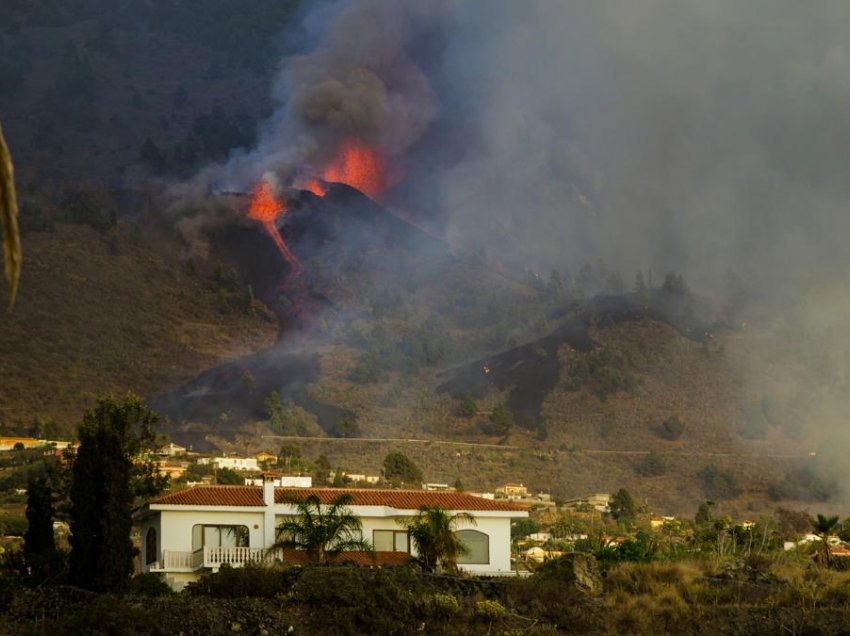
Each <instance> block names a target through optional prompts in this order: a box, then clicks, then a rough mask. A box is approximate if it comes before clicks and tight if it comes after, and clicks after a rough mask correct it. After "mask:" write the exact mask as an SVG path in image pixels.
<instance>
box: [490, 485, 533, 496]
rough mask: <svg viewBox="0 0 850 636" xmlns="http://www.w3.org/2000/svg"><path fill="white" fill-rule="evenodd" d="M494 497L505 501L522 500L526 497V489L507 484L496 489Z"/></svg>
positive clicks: (521, 486)
mask: <svg viewBox="0 0 850 636" xmlns="http://www.w3.org/2000/svg"><path fill="white" fill-rule="evenodd" d="M496 497H500V498H501V497H503V498H505V499H524V498H525V497H528V488H526V487H525V486H523V485H522V484H512V483H507V484H505V485H504V486H501V487H499V488H496Z"/></svg>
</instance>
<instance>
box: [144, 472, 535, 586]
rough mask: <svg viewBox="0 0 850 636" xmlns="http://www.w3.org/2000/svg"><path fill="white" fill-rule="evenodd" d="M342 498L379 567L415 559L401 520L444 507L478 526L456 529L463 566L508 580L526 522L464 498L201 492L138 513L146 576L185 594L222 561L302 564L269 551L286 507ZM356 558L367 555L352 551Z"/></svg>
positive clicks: (521, 513)
mask: <svg viewBox="0 0 850 636" xmlns="http://www.w3.org/2000/svg"><path fill="white" fill-rule="evenodd" d="M343 493H347V494H350V495H351V497H352V498H353V502H352V504H351V506H350V510H351V512H353V513H354V514H356V515H357V516H359V517H360V520H361V521H362V523H363V538H364V539H366V540H367V541H369V542H370V543H371V544H372V546H373V547H374V549H375V552H376V557H377V562H378V563H398V562H403V561H404V560H406V559H407V558H409V556H410V555H415V550H414V548H413V547H412V545H411V541H410V540H409V537H408V536H407V532H406V531H405V530H404V528H403V526H402V525H401V524H399V523H398V521H399V520H403V519H404V518H408V517H411V516H413V515H415V514H416V512H417V511H418V510H419V508H421V507H422V506H439V507H441V508H444V509H446V510H447V511H449V512H450V513H451V514H454V513H456V512H468V513H470V514H471V515H473V516H474V517H475V521H476V524H475V525H471V524H469V523H463V524H461V525H460V527H459V530H458V536H459V537H460V539H461V540H462V541H463V542H464V543H465V544H466V546H467V548H468V549H469V552H468V554H466V555H465V556H463V557H461V559H460V560H459V565H460V567H461V568H462V569H464V570H466V571H467V572H470V573H476V574H487V575H496V574H508V573H510V572H511V519H517V518H523V517H527V516H528V511H527V509H526V508H525V507H524V506H520V505H518V504H515V503H511V502H507V501H490V500H487V499H481V498H480V497H474V496H472V495H470V494H468V493H460V492H431V491H423V490H383V489H357V488H275V486H274V484H273V483H272V482H270V481H269V482H266V483H264V484H263V485H262V486H196V487H194V488H188V489H186V490H181V491H177V492H172V493H168V494H166V495H163V496H161V497H159V498H157V499H154V500H152V501H150V502H149V503H147V504H145V506H144V507H143V508H142V509H141V510H140V511H139V513H137V516H136V520H137V523H138V525H139V526H140V534H141V538H142V545H141V569H142V572H156V573H160V574H161V575H162V576H164V577H165V580H166V581H167V582H168V583H169V584H170V585H171V586H172V587H173V588H175V589H180V588H182V587H183V586H184V585H185V584H186V583H187V582H189V581H194V580H197V579H198V578H199V577H200V575H201V574H203V573H204V572H209V571H217V570H218V569H219V567H220V566H221V565H222V564H224V563H228V564H230V565H232V566H236V567H238V566H241V565H243V564H244V563H246V562H249V561H265V560H269V559H270V558H281V559H283V560H285V561H289V562H299V558H297V557H299V555H301V554H302V553H301V552H300V551H289V553H288V554H284V553H282V552H281V553H278V554H275V555H270V553H269V551H268V548H269V547H270V546H271V545H272V544H273V543H274V540H275V529H276V527H277V525H278V524H279V523H280V522H281V520H282V519H283V518H285V517H287V516H290V515H292V514H294V513H295V507H294V506H293V505H292V504H291V503H287V502H290V501H292V499H293V498H306V497H308V496H311V495H316V496H317V497H319V499H320V500H321V501H322V503H324V504H328V503H330V502H331V501H333V500H334V499H335V498H337V497H338V496H339V495H341V494H343ZM358 554H359V555H360V556H364V557H365V555H363V554H362V553H352V555H355V556H356V555H358ZM353 560H355V561H357V560H358V559H353ZM359 560H360V561H364V559H359ZM300 561H302V562H303V559H300Z"/></svg>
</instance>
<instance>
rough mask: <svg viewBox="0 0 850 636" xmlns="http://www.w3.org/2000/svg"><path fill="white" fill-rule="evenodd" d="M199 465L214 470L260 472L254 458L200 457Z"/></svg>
mask: <svg viewBox="0 0 850 636" xmlns="http://www.w3.org/2000/svg"><path fill="white" fill-rule="evenodd" d="M198 463H199V464H212V465H214V466H215V467H216V468H229V469H230V470H260V464H259V463H258V462H257V458H256V457H236V456H233V457H201V458H200V459H199V460H198Z"/></svg>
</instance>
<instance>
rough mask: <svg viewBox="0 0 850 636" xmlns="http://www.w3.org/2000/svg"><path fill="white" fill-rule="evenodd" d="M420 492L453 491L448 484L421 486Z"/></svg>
mask: <svg viewBox="0 0 850 636" xmlns="http://www.w3.org/2000/svg"><path fill="white" fill-rule="evenodd" d="M422 490H434V491H438V492H439V491H451V490H454V488H453V487H452V486H449V485H448V484H434V483H432V484H422Z"/></svg>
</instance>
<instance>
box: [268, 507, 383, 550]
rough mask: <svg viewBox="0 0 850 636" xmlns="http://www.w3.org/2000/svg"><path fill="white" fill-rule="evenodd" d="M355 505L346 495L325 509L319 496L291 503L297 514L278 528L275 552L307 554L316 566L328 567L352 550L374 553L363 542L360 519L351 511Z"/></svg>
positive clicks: (273, 547)
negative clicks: (276, 550) (292, 550)
mask: <svg viewBox="0 0 850 636" xmlns="http://www.w3.org/2000/svg"><path fill="white" fill-rule="evenodd" d="M352 501H353V499H352V497H351V495H349V494H347V493H346V494H342V495H340V496H339V497H337V498H336V499H334V500H333V501H332V502H331V503H330V504H329V505H322V502H321V500H320V499H319V498H318V497H317V496H316V495H310V496H309V497H307V498H306V499H302V500H293V501H291V502H290V503H293V504H294V505H295V509H296V514H295V515H294V516H292V517H290V518H288V519H286V520H285V521H283V522H281V524H280V525H279V526H278V527H277V539H276V541H275V543H274V545H273V546H272V549H273V550H275V549H279V548H294V549H298V550H305V551H306V552H307V556H308V558H309V559H310V560H311V561H313V562H314V563H327V562H328V561H329V560H331V559H332V558H333V557H334V556H336V555H338V554H339V553H340V552H344V551H349V550H357V551H365V552H371V550H372V546H371V545H370V544H369V543H368V542H367V541H365V540H364V539H363V524H362V522H361V521H360V518H359V517H358V516H357V515H355V514H354V513H352V512H351V510H350V509H349V508H348V506H349V505H351V502H352Z"/></svg>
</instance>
